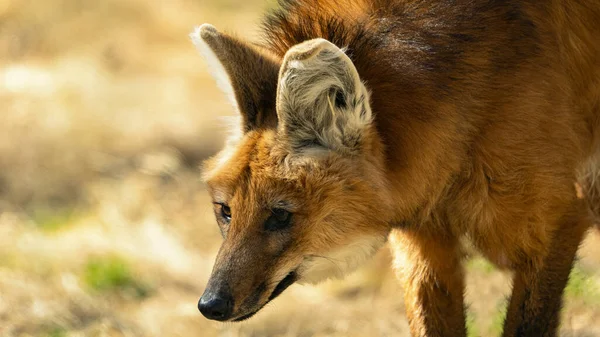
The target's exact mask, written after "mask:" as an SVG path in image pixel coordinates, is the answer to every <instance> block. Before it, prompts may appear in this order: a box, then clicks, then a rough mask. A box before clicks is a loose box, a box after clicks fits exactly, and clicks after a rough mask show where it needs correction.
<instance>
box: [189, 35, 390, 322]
mask: <svg viewBox="0 0 600 337" xmlns="http://www.w3.org/2000/svg"><path fill="white" fill-rule="evenodd" d="M191 37H192V40H193V42H194V44H195V45H196V46H197V48H198V49H199V51H200V52H201V53H202V54H203V55H204V57H205V58H206V60H207V62H208V64H209V67H210V68H211V71H212V72H213V75H214V76H215V78H216V79H217V82H218V84H219V86H220V87H221V89H222V90H223V91H224V92H225V93H226V94H227V95H228V98H229V100H230V102H231V103H232V105H233V106H234V108H235V109H237V110H238V113H239V122H240V123H239V126H238V127H236V130H235V131H236V132H235V134H234V135H232V136H231V137H230V139H228V141H227V143H226V145H225V148H224V149H223V150H222V151H221V152H220V153H218V154H217V155H216V156H215V157H213V158H211V159H209V160H207V162H206V163H205V167H204V180H205V181H206V183H207V186H208V189H209V192H210V194H211V196H212V199H213V205H214V212H215V216H216V219H217V223H218V226H219V229H220V231H221V233H222V235H223V238H224V242H223V244H222V246H221V248H220V250H219V253H218V255H217V258H216V262H215V265H214V268H213V272H212V275H211V277H210V280H209V282H208V285H207V287H206V290H205V292H204V294H203V295H202V297H201V299H200V301H199V303H198V307H199V309H200V311H201V312H202V314H204V316H206V317H207V318H210V319H215V320H220V321H240V320H243V319H246V318H248V317H250V316H252V315H253V314H255V313H256V312H257V311H258V310H260V309H261V308H262V307H263V306H264V305H265V304H266V303H268V302H269V301H270V300H272V299H273V298H275V297H276V296H278V295H279V294H280V293H281V292H283V291H284V290H285V289H286V288H287V287H288V286H289V285H291V284H292V283H294V282H300V283H317V282H319V281H322V280H325V279H327V278H333V277H341V276H343V275H344V274H346V273H347V272H349V271H351V270H353V269H355V268H356V267H357V266H359V265H360V264H361V263H362V262H364V261H365V260H366V259H368V258H369V257H371V256H372V255H373V254H374V253H375V252H376V251H377V250H378V249H379V248H380V247H381V246H382V245H383V244H384V242H385V240H386V238H387V235H388V233H389V230H390V225H389V223H388V219H389V218H390V209H391V207H390V205H389V204H390V200H389V197H388V195H389V193H388V191H387V189H388V187H387V184H386V181H385V178H384V175H383V170H384V163H383V154H382V153H383V149H382V145H381V141H380V139H379V138H378V136H377V133H376V132H375V128H374V126H373V113H372V111H371V107H370V104H369V92H368V90H367V89H366V87H365V85H364V84H363V83H362V82H361V79H360V77H359V74H358V72H357V70H356V68H355V67H354V65H353V63H352V61H351V60H350V58H349V57H348V56H347V55H346V54H345V53H344V51H343V49H340V48H339V47H337V46H335V45H334V44H332V43H330V42H328V41H327V40H324V39H314V40H309V41H306V42H303V43H301V44H298V45H296V46H293V47H292V48H290V49H289V51H287V53H286V54H285V56H284V57H283V59H281V58H278V57H276V56H273V55H271V54H269V53H268V52H266V51H264V50H262V49H260V48H258V47H256V46H254V45H251V44H249V43H245V42H243V41H240V40H239V39H237V38H234V37H232V36H229V35H226V34H223V33H220V32H219V31H217V30H216V29H215V28H214V27H213V26H211V25H207V24H205V25H202V26H201V27H199V28H198V29H197V30H196V31H195V32H194V33H192V35H191Z"/></svg>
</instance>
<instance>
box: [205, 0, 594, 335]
mask: <svg viewBox="0 0 600 337" xmlns="http://www.w3.org/2000/svg"><path fill="white" fill-rule="evenodd" d="M264 27H265V36H264V40H263V42H262V47H263V48H265V49H266V50H268V51H269V53H271V54H274V55H275V58H276V59H282V58H283V56H284V54H285V53H286V52H287V51H288V50H289V49H290V48H291V47H293V46H294V45H296V44H298V43H301V42H303V41H305V40H309V39H313V38H318V37H321V38H325V39H328V40H329V41H331V42H333V43H334V44H336V45H337V46H340V47H346V46H347V47H348V50H347V54H348V55H349V56H350V58H351V59H352V61H353V63H354V65H355V66H356V69H357V70H358V73H359V74H360V77H361V79H362V80H363V81H364V82H365V84H366V87H367V88H368V89H369V90H370V91H371V107H372V110H373V113H374V114H375V125H374V128H373V129H372V130H371V131H370V133H369V134H368V136H367V137H365V138H364V139H362V147H361V153H362V155H361V156H359V158H346V157H344V156H341V155H331V156H329V157H328V158H327V161H326V163H322V162H317V163H314V162H312V161H310V160H309V162H310V163H311V164H310V165H305V166H298V167H297V171H290V170H287V171H286V170H283V171H282V170H281V169H280V167H281V162H282V161H285V157H286V156H287V155H288V154H289V153H288V152H286V151H288V149H286V147H285V140H282V141H277V140H276V139H277V136H276V135H275V132H274V130H273V128H272V126H271V127H267V128H264V130H263V129H261V128H260V127H257V128H256V129H255V130H253V131H250V132H249V133H247V134H246V135H245V136H244V139H243V140H242V141H241V142H240V145H238V147H237V150H236V155H234V156H232V158H233V159H232V160H231V161H230V163H228V164H227V165H226V166H223V167H220V166H219V165H216V164H215V163H214V162H213V163H212V164H211V163H210V162H209V164H208V165H207V168H208V171H209V172H210V174H209V179H208V181H209V185H210V186H211V188H212V189H213V193H215V192H216V191H217V190H221V191H225V192H222V193H225V194H229V196H228V198H230V199H231V198H233V200H235V199H236V198H235V197H234V195H237V194H239V197H238V198H237V200H238V201H237V202H241V201H239V200H244V201H243V202H244V205H245V206H247V205H253V204H256V203H260V202H263V203H264V202H265V201H260V200H254V199H253V198H257V197H258V196H264V195H270V194H272V193H273V191H274V190H276V191H278V192H277V193H280V194H281V193H283V194H286V193H287V194H294V193H296V194H295V195H293V196H291V197H290V198H291V199H294V200H307V198H310V199H311V200H320V201H321V202H320V203H315V202H306V203H300V202H299V203H298V204H297V205H296V206H295V207H296V209H297V210H298V212H299V214H301V215H300V217H303V218H302V219H303V221H304V222H303V227H301V228H303V229H302V230H305V231H306V232H303V233H302V234H298V236H295V238H300V237H308V236H315V235H320V238H321V239H318V240H312V241H311V244H312V245H315V244H317V245H318V244H323V245H326V244H329V245H331V244H332V243H333V242H335V245H338V246H340V245H343V242H344V239H343V237H351V236H357V235H361V232H368V231H380V232H381V233H384V232H385V230H386V229H385V228H387V229H388V230H389V228H393V230H392V234H391V240H392V245H393V249H394V250H395V252H396V261H397V265H398V271H399V272H398V274H399V278H400V279H401V280H402V281H403V283H404V285H405V288H406V298H405V301H406V308H407V312H408V317H409V320H410V326H411V331H412V333H413V335H414V336H462V335H465V324H464V305H463V292H464V281H463V277H464V275H463V271H462V267H461V259H462V257H463V255H462V249H461V246H460V239H461V237H463V236H467V237H469V238H470V239H471V240H472V242H473V243H474V245H475V246H476V247H477V248H478V249H479V250H480V251H481V252H482V253H483V254H484V255H485V256H486V257H487V258H489V259H490V260H491V261H493V262H494V263H496V264H497V265H499V266H500V267H503V268H507V269H510V270H513V271H515V280H514V286H513V295H512V298H511V302H510V306H509V310H508V314H507V319H506V322H505V331H504V336H554V335H555V334H556V330H557V327H558V324H559V311H560V306H561V297H562V291H563V288H564V286H565V284H566V281H567V279H568V275H569V271H570V269H571V266H572V263H573V259H574V257H575V254H576V251H577V247H578V246H579V243H580V241H581V239H582V237H583V235H584V233H585V231H586V230H587V228H588V227H589V225H590V219H589V217H588V209H590V208H592V209H593V210H594V211H596V212H597V211H598V209H599V207H598V205H599V204H600V197H599V193H598V192H597V191H598V190H600V189H599V188H598V186H600V183H599V182H598V180H597V179H593V178H595V177H596V176H597V175H598V172H600V170H599V168H598V153H600V43H598V41H599V40H598V37H599V36H600V4H598V3H597V1H591V0H582V1H558V0H555V1H552V0H546V1H535V0H529V1H525V0H522V1H516V0H508V1H493V0H489V1H484V0H477V1H467V0H464V1H433V0H405V1H401V0H397V1H392V0H376V1H367V0H363V1H361V0H346V1H343V0H339V1H317V0H312V1H311V0H298V1H294V0H289V1H283V2H282V9H280V10H278V11H276V12H274V13H272V14H271V15H270V16H268V17H267V19H266V20H265V24H264ZM269 76H271V77H267V78H266V81H275V82H276V81H277V78H273V77H272V76H273V75H269ZM263 113H265V114H267V113H271V114H275V113H276V112H275V111H263ZM274 118H275V117H274V115H273V117H272V118H271V119H269V120H273V119H274ZM578 172H579V176H578V175H577V174H578ZM250 176H252V178H250ZM366 176H369V177H374V178H373V180H370V179H365V178H364V177H366ZM261 177H262V178H261ZM243 179H246V180H244V181H246V182H244V181H242V180H243ZM576 181H579V186H581V190H582V191H584V192H586V195H585V197H584V200H582V199H580V198H577V193H576V189H575V188H574V187H573V186H574V183H575V182H576ZM275 182H277V183H275ZM292 182H293V183H292ZM344 186H352V188H353V189H358V191H356V190H354V191H351V192H349V191H348V190H347V189H345V187H344ZM374 187H375V188H377V189H376V190H374ZM292 191H293V192H292ZM376 192H379V193H383V194H382V195H377V194H374V193H376ZM324 195H326V197H325V196H324ZM344 202H346V203H350V204H351V205H352V207H351V208H344V209H343V210H341V209H340V210H339V212H337V213H336V215H337V216H340V217H342V216H348V219H351V218H354V217H363V218H364V220H365V221H368V222H369V223H366V222H365V223H364V224H363V226H355V227H351V228H349V229H348V231H347V232H343V233H335V232H332V231H326V230H325V229H323V226H318V225H319V221H320V220H322V219H323V217H326V215H324V214H331V213H332V212H335V209H336V207H337V205H340V204H341V203H344ZM586 203H587V205H586ZM323 204H325V206H323ZM231 206H232V209H234V208H235V209H240V207H239V206H236V205H235V201H234V204H232V205H231ZM249 211H250V208H249ZM596 215H598V214H597V213H596ZM257 216H259V215H258V214H255V213H249V214H247V218H248V219H252V218H253V217H257ZM250 222H252V220H249V222H248V223H250ZM341 222H343V221H336V223H341ZM246 226H248V225H246ZM325 228H328V227H325ZM297 230H300V229H297ZM230 231H239V232H240V233H242V232H244V231H246V232H247V231H248V229H247V227H243V226H242V225H238V226H237V227H236V228H235V229H234V228H233V226H232V228H231V229H230ZM315 233H318V234H315ZM229 235H232V233H231V232H230V233H229ZM239 235H242V234H239ZM340 235H341V236H342V237H336V236H340ZM330 236H334V237H335V239H331V238H330ZM240 237H242V236H240ZM268 240H273V239H268ZM281 240H283V241H273V242H270V241H269V242H267V243H265V245H266V246H267V247H273V251H276V250H283V248H282V247H284V246H285V247H294V248H293V249H288V248H286V250H285V254H286V256H287V257H286V258H281V259H278V260H277V261H279V262H277V263H281V264H289V265H293V264H294V262H291V261H292V260H293V259H297V258H298V257H292V256H294V254H296V255H297V253H298V252H300V251H319V249H321V248H315V247H310V248H308V247H304V246H302V245H303V244H307V242H308V241H307V242H303V241H301V240H300V239H293V240H292V239H288V238H283V239H281ZM286 240H288V241H286ZM227 244H229V243H228V241H227V240H226V244H225V245H224V247H226V246H227ZM228 251H232V250H231V249H228V248H222V251H221V254H227V252H228ZM236 252H238V253H239V252H240V250H237V251H236ZM248 252H251V254H257V250H256V249H251V250H249V251H248ZM261 254H267V253H264V252H263V253H261ZM267 255H268V254H267ZM267 255H265V257H264V259H263V260H258V261H259V262H256V263H264V262H265V261H269V259H270V257H269V256H267ZM218 261H221V260H220V259H218ZM242 265H244V266H245V267H240V266H242ZM215 268H217V267H215ZM236 268H246V269H244V270H247V268H255V267H254V266H253V265H248V264H247V263H240V264H236ZM274 268H275V269H278V268H279V267H274ZM238 273H242V272H238ZM258 279H260V277H259V276H257V281H256V282H259V281H258ZM253 286H255V285H253ZM248 287H250V286H248ZM240 289H241V288H240ZM236 291H237V290H236ZM239 291H242V292H243V291H244V290H239Z"/></svg>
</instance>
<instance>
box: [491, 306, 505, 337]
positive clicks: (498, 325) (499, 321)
mask: <svg viewBox="0 0 600 337" xmlns="http://www.w3.org/2000/svg"><path fill="white" fill-rule="evenodd" d="M507 310H508V300H507V299H504V300H502V301H500V302H499V303H498V304H497V306H496V313H495V314H494V315H493V316H492V318H491V323H490V326H489V328H488V333H489V336H500V335H501V334H502V328H503V327H504V320H505V319H506V311H507Z"/></svg>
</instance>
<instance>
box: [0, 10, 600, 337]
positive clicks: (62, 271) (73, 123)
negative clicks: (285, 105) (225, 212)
mask: <svg viewBox="0 0 600 337" xmlns="http://www.w3.org/2000/svg"><path fill="white" fill-rule="evenodd" d="M270 4H271V2H270V3H264V2H260V1H259V0H253V1H244V2H241V1H240V2H239V3H238V2H237V1H235V0H227V1H223V0H219V1H217V0H213V1H208V2H207V1H197V0H170V1H154V2H148V1H143V0H126V1H125V0H103V1H84V0H51V1H35V0H12V1H11V0H0V60H2V61H0V102H2V103H1V104H2V105H1V107H2V112H1V114H0V116H1V117H0V336H6V337H12V336H48V337H62V336H110V337H112V336H128V337H129V336H206V337H210V336H402V335H407V323H406V320H405V318H404V315H403V305H402V293H401V290H400V289H399V287H398V286H397V284H396V282H395V281H394V277H393V275H392V273H391V271H390V270H389V267H388V266H389V256H388V253H387V251H383V252H381V254H380V255H379V256H378V257H377V258H376V259H375V261H373V263H371V264H370V265H368V266H366V267H365V268H363V269H362V270H361V271H359V272H357V273H355V274H353V275H352V276H350V277H349V278H348V279H346V280H345V281H336V282H329V283H327V284H325V285H322V286H319V287H301V286H293V287H291V288H290V289H289V290H288V291H287V292H286V293H285V294H284V295H282V297H281V298H280V299H278V300H277V301H275V302H274V303H272V304H270V305H269V307H268V308H266V309H265V310H264V311H263V312H262V313H261V314H259V315H257V317H256V318H254V319H252V320H250V321H249V322H246V323H242V324H219V323H214V322H210V321H207V320H205V319H204V318H203V317H201V315H200V314H199V313H198V312H197V310H196V301H197V299H198V297H199V296H200V294H201V293H202V290H203V286H204V284H205V282H206V280H207V278H208V275H209V273H210V269H211V267H212V261H213V257H214V255H215V253H216V250H217V248H218V246H219V244H220V236H219V234H218V231H217V227H216V225H215V223H214V220H213V215H212V212H211V210H210V209H209V200H208V196H207V195H206V193H205V192H204V186H203V185H202V183H201V182H200V181H199V180H198V165H199V163H200V161H201V160H202V159H203V158H205V157H206V156H207V155H209V154H211V153H214V151H215V150H216V149H218V147H219V146H220V145H221V143H222V136H223V135H224V130H223V129H222V127H221V126H220V122H219V116H223V115H226V114H229V113H230V111H229V109H228V107H227V104H226V103H225V101H224V99H223V97H222V96H221V94H220V93H219V92H218V91H217V88H216V86H215V85H214V84H213V81H212V79H211V78H210V77H209V76H208V74H207V72H206V68H205V64H204V63H203V61H202V60H201V59H200V58H199V57H198V56H197V55H196V52H195V51H194V48H193V47H192V46H191V44H190V43H189V42H188V39H187V33H188V32H189V31H190V30H191V29H192V27H193V26H194V25H197V24H199V23H202V22H206V21H207V22H211V23H213V24H217V25H218V26H219V27H222V28H227V29H229V30H232V31H238V32H242V33H243V34H244V35H247V36H252V35H253V32H255V28H252V29H249V28H248V27H257V25H256V22H257V19H258V15H259V13H260V12H261V10H262V9H263V8H265V7H266V6H269V5H270ZM599 242H600V241H599V240H598V238H597V236H596V238H590V240H588V241H587V243H586V246H585V247H584V249H582V254H583V255H584V257H583V258H582V260H581V262H580V264H579V267H578V269H577V271H576V275H575V276H574V278H573V281H572V282H571V285H570V287H569V289H568V290H567V294H568V300H567V305H566V308H565V313H564V317H565V321H564V324H563V332H564V334H565V335H568V336H592V335H599V334H600V325H599V324H598V323H597V322H595V317H598V315H600V297H599V296H600V295H598V292H597V289H598V284H599V283H600V272H599V271H598V269H599V268H598V266H599V265H600V244H598V243H599ZM468 266H469V267H468V269H469V272H470V273H469V281H468V284H469V289H468V294H467V295H468V300H469V303H471V305H470V313H471V314H470V318H471V319H470V323H469V326H470V329H471V332H472V335H473V336H476V335H479V336H490V335H497V333H498V331H499V327H500V325H501V311H502V303H503V300H504V296H505V295H506V294H507V292H508V287H509V286H508V283H509V278H508V276H507V275H503V274H501V273H499V272H497V271H495V270H494V269H493V268H491V267H490V266H489V265H487V264H486V263H485V262H483V261H482V260H474V261H472V262H470V263H469V265H468Z"/></svg>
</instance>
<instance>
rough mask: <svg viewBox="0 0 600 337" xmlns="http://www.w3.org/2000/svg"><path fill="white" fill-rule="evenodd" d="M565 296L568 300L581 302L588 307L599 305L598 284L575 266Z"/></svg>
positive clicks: (599, 291) (599, 292)
mask: <svg viewBox="0 0 600 337" xmlns="http://www.w3.org/2000/svg"><path fill="white" fill-rule="evenodd" d="M565 295H566V296H567V297H569V298H575V299H580V300H583V301H584V302H585V303H586V304H589V305H600V288H599V285H598V282H597V281H596V280H594V279H593V278H592V277H591V276H590V275H589V274H588V273H586V272H585V271H584V270H583V269H581V267H579V266H577V265H576V266H575V267H573V270H571V275H570V276H569V283H568V284H567V287H566V288H565Z"/></svg>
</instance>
